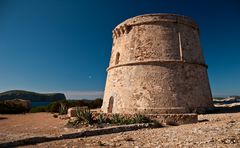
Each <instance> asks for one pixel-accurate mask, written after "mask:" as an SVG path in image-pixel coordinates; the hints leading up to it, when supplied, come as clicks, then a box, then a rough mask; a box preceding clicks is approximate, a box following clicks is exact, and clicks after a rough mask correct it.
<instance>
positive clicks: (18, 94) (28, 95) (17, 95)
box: [0, 90, 66, 102]
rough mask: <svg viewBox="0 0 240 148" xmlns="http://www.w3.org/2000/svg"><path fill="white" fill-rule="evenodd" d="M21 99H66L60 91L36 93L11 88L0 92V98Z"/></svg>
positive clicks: (40, 100) (50, 100)
mask: <svg viewBox="0 0 240 148" xmlns="http://www.w3.org/2000/svg"><path fill="white" fill-rule="evenodd" d="M12 99H23V100H30V101H31V102H53V101H58V100H66V97H65V95H64V94H62V93H47V94H42V93H36V92H30V91H25V90H11V91H6V92H3V93H0V101H1V100H12Z"/></svg>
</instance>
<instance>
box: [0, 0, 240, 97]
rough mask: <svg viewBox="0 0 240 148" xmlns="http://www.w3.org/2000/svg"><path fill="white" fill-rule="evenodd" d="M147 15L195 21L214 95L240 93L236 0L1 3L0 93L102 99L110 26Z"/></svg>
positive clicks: (239, 10) (239, 19) (36, 0)
mask: <svg viewBox="0 0 240 148" xmlns="http://www.w3.org/2000/svg"><path fill="white" fill-rule="evenodd" d="M146 13H176V14H181V15H186V16H189V17H191V18H193V19H194V20H195V21H196V22H197V23H198V25H199V26H200V31H201V45H202V48H203V51H204V56H205V60H206V63H207V64H208V66H209V69H208V73H209V79H210V84H211V88H212V92H213V95H214V96H227V95H240V85H239V84H240V77H239V76H240V65H239V64H240V58H239V55H240V27H239V26H240V1H238V0H225V1H222V0H211V1H209V0H199V1H197V0H196V1H195V0H194V1H193V0H81V1H80V0H21V1H20V0H0V92H1V91H5V90H11V89H24V90H31V91H37V92H64V93H66V94H67V96H68V97H69V98H94V97H97V96H101V95H102V94H103V93H102V92H103V90H104V85H105V79H106V74H107V73H106V68H107V66H108V62H109V58H110V53H111V46H112V34H111V32H112V29H113V28H114V27H115V26H116V25H118V24H119V23H121V22H122V21H124V20H125V19H127V18H130V17H133V16H136V15H141V14H146Z"/></svg>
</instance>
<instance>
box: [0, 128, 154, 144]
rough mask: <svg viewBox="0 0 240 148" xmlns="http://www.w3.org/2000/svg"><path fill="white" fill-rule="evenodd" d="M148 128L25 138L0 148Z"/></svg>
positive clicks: (98, 130) (112, 129) (105, 129)
mask: <svg viewBox="0 0 240 148" xmlns="http://www.w3.org/2000/svg"><path fill="white" fill-rule="evenodd" d="M149 127H151V128H155V126H153V124H132V125H123V126H117V127H111V128H103V129H95V130H90V131H82V132H78V133H71V134H64V135H61V136H58V137H46V136H42V137H32V138H26V139H21V140H16V141H12V142H6V143H1V144H0V148H1V147H17V146H27V145H35V144H38V143H44V142H50V141H56V140H66V139H75V138H81V137H91V136H99V135H107V134H112V133H120V132H126V131H133V130H138V129H143V128H149Z"/></svg>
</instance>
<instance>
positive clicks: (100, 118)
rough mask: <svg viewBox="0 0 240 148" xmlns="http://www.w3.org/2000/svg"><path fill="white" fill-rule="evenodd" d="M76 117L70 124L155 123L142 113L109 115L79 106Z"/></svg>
mask: <svg viewBox="0 0 240 148" xmlns="http://www.w3.org/2000/svg"><path fill="white" fill-rule="evenodd" d="M76 115H77V116H76V119H74V120H72V121H71V120H70V121H69V122H68V126H72V127H79V126H88V125H103V124H104V125H127V124H136V123H154V121H153V120H151V119H149V118H148V117H146V116H144V115H142V114H134V115H132V116H126V115H121V114H113V115H112V116H108V115H107V114H101V113H100V114H96V115H93V113H91V112H90V109H87V108H77V110H76Z"/></svg>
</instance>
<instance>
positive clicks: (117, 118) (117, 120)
mask: <svg viewBox="0 0 240 148" xmlns="http://www.w3.org/2000/svg"><path fill="white" fill-rule="evenodd" d="M111 123H112V124H123V123H124V117H121V116H120V115H119V114H114V115H113V116H112V119H111Z"/></svg>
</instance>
